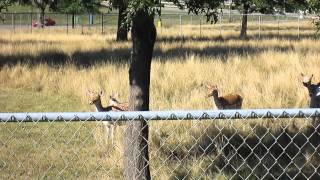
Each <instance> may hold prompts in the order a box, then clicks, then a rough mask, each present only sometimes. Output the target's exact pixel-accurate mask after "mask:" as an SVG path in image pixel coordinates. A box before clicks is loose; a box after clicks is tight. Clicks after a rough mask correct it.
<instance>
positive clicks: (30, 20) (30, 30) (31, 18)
mask: <svg viewBox="0 0 320 180" xmlns="http://www.w3.org/2000/svg"><path fill="white" fill-rule="evenodd" d="M30 32H31V33H32V12H31V13H30Z"/></svg>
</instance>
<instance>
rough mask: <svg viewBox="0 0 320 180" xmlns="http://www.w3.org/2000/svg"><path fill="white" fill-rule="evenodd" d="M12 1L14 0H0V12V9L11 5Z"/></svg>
mask: <svg viewBox="0 0 320 180" xmlns="http://www.w3.org/2000/svg"><path fill="white" fill-rule="evenodd" d="M13 2H14V0H0V12H1V11H2V9H5V10H7V8H8V7H9V6H11V5H12V3H13Z"/></svg>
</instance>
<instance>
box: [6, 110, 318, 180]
mask: <svg viewBox="0 0 320 180" xmlns="http://www.w3.org/2000/svg"><path fill="white" fill-rule="evenodd" d="M319 112H320V110H319V109H302V110H299V109H297V110H246V111H244V110H242V111H209V112H202V111H199V112H193V111H190V112H178V111H170V112H145V113H144V114H143V113H139V112H136V113H132V112H119V113H93V114H85V113H78V114H76V113H53V114H45V113H43V114H40V113H39V114H14V113H6V114H4V113H2V114H0V120H1V124H0V145H1V148H0V178H1V179H17V178H19V179H21V178H22V179H30V178H31V179H36V178H50V179H51V178H63V179H74V178H86V179H87V178H90V179H91V178H97V179H122V178H123V168H124V165H123V152H124V148H127V147H124V145H123V138H124V135H123V133H124V131H125V130H126V128H127V127H126V124H128V123H130V122H132V121H136V120H137V119H145V120H146V122H147V124H148V125H149V131H150V133H149V139H148V144H149V154H150V161H149V163H150V169H151V176H152V178H153V179H319V178H320V172H319V164H320V154H319V143H320V134H319V127H318V123H317V119H316V118H319Z"/></svg>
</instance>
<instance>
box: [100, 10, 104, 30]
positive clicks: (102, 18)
mask: <svg viewBox="0 0 320 180" xmlns="http://www.w3.org/2000/svg"><path fill="white" fill-rule="evenodd" d="M103 28H104V27H103V13H101V34H104V29H103Z"/></svg>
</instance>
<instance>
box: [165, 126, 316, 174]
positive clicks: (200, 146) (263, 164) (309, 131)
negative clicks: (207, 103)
mask: <svg viewBox="0 0 320 180" xmlns="http://www.w3.org/2000/svg"><path fill="white" fill-rule="evenodd" d="M250 126H251V130H250V132H245V133H244V132H240V131H239V130H238V129H237V128H230V127H228V128H227V127H222V126H218V125H216V124H212V125H210V126H209V127H208V128H207V129H206V130H205V131H204V132H201V133H200V134H199V132H198V133H193V132H190V133H191V134H190V135H191V136H192V138H193V139H195V143H194V144H179V145H162V146H161V147H159V149H160V152H161V153H162V154H163V155H165V156H166V157H167V158H168V159H170V161H173V162H177V163H182V164H180V165H179V167H181V168H182V169H188V168H191V169H192V167H187V165H185V166H184V165H183V163H186V162H187V161H194V160H195V159H202V169H201V170H203V172H202V173H201V174H219V173H221V172H222V173H223V174H226V175H228V177H230V179H246V178H248V179H320V170H319V169H320V167H319V164H320V154H319V153H320V147H319V145H320V126H318V128H315V127H314V126H311V125H307V126H305V127H304V128H298V127H297V126H295V125H294V124H293V125H289V126H287V127H281V128H279V129H278V130H276V131H273V130H271V129H269V128H267V127H265V126H263V125H258V124H250ZM170 146H171V147H170ZM206 161H207V162H206ZM188 163H190V162H188ZM177 169H179V168H177ZM185 171H186V172H188V173H190V171H188V170H185ZM177 172H180V171H178V170H177ZM179 176H183V175H181V174H179Z"/></svg>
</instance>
